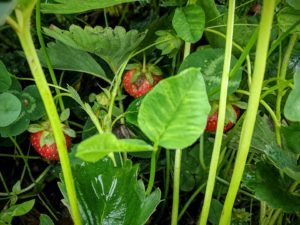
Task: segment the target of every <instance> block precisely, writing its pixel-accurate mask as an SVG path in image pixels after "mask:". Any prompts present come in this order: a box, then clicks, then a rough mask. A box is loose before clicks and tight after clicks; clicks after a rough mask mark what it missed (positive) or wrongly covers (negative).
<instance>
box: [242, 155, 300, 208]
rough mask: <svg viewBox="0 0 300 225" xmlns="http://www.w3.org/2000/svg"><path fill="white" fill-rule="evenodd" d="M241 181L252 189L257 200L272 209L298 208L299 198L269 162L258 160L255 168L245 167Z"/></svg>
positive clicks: (299, 206) (299, 205) (299, 204)
mask: <svg viewBox="0 0 300 225" xmlns="http://www.w3.org/2000/svg"><path fill="white" fill-rule="evenodd" d="M243 183H244V185H246V186H247V187H248V188H249V189H251V190H253V191H254V195H255V197H256V198H257V199H258V200H261V201H264V202H266V203H267V204H268V205H269V206H270V207H272V208H274V209H278V208H281V209H283V211H285V212H297V211H299V210H300V198H299V197H296V195H293V194H291V193H290V191H289V186H290V185H291V183H290V182H288V181H287V180H285V179H284V178H282V176H281V175H280V174H279V172H278V171H277V170H276V169H275V168H274V167H272V166H271V165H270V164H267V163H265V162H262V161H259V162H258V163H256V168H255V169H253V168H250V167H246V170H245V172H244V176H243Z"/></svg>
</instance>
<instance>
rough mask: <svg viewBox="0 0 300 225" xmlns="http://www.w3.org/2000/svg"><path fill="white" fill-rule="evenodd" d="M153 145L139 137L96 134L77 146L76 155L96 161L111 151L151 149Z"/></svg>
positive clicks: (86, 159)
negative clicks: (128, 137)
mask: <svg viewBox="0 0 300 225" xmlns="http://www.w3.org/2000/svg"><path fill="white" fill-rule="evenodd" d="M151 150H153V147H152V146H150V145H148V144H146V143H145V142H144V141H142V140H138V139H117V138H116V137H115V135H113V134H111V133H104V134H96V135H94V136H92V137H90V138H88V139H86V140H84V141H82V142H81V143H80V144H79V145H78V147H77V154H76V156H77V157H79V158H81V159H83V160H85V161H89V162H96V161H98V160H99V159H101V158H103V157H105V156H106V155H108V154H109V153H110V152H141V151H151Z"/></svg>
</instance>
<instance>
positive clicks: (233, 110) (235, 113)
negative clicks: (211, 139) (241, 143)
mask: <svg viewBox="0 0 300 225" xmlns="http://www.w3.org/2000/svg"><path fill="white" fill-rule="evenodd" d="M218 108H219V107H218V105H217V104H216V103H213V105H212V110H211V112H210V114H209V116H208V118H207V123H206V127H205V131H206V132H210V133H215V132H216V130H217V123H218ZM240 113H241V110H240V108H239V107H238V106H237V105H232V104H227V106H226V116H225V124H224V132H227V131H228V130H230V129H231V128H232V127H233V126H234V124H235V123H236V121H237V119H238V118H239V116H240Z"/></svg>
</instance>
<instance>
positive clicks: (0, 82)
mask: <svg viewBox="0 0 300 225" xmlns="http://www.w3.org/2000/svg"><path fill="white" fill-rule="evenodd" d="M0 4H1V3H0ZM11 83H12V80H11V78H10V73H9V72H8V71H7V69H6V67H5V65H4V64H3V62H2V61H1V60H0V92H4V91H7V90H8V89H9V87H10V86H11Z"/></svg>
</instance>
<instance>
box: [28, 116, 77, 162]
mask: <svg viewBox="0 0 300 225" xmlns="http://www.w3.org/2000/svg"><path fill="white" fill-rule="evenodd" d="M62 128H63V131H64V136H65V141H66V145H67V149H69V148H70V145H71V137H75V132H74V131H73V130H72V129H70V128H69V127H67V126H66V125H64V124H62ZM28 130H29V132H31V135H30V139H31V145H32V147H33V148H34V149H35V150H36V151H37V153H38V154H39V155H41V156H42V157H43V158H45V159H47V160H59V155H58V151H57V146H56V143H55V139H54V136H53V132H52V129H51V126H50V124H49V122H48V121H45V122H43V123H41V124H31V125H30V126H29V129H28Z"/></svg>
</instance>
